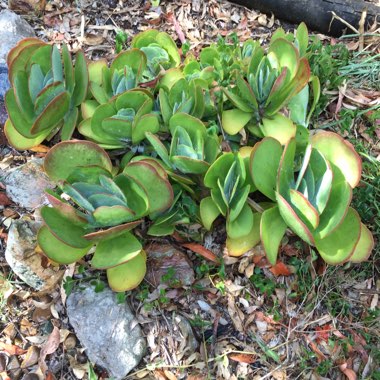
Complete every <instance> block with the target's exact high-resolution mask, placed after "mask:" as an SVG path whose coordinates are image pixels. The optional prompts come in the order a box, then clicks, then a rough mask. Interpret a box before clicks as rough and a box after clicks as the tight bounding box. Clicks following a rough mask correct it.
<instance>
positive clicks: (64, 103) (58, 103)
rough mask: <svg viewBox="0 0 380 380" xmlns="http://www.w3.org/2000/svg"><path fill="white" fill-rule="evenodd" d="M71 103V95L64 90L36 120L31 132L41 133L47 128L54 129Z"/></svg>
mask: <svg viewBox="0 0 380 380" xmlns="http://www.w3.org/2000/svg"><path fill="white" fill-rule="evenodd" d="M69 105H70V95H69V93H68V92H62V93H61V94H60V95H58V96H57V97H56V98H54V99H53V100H52V101H51V102H50V103H49V104H48V105H47V107H46V108H45V109H44V110H43V111H42V113H41V114H40V115H39V116H38V118H37V119H36V120H35V121H34V123H33V126H32V129H31V132H32V133H41V132H43V131H45V130H47V129H53V128H54V127H55V126H56V125H57V124H58V123H59V122H60V121H62V120H63V118H64V117H65V115H66V113H67V111H68V110H69Z"/></svg>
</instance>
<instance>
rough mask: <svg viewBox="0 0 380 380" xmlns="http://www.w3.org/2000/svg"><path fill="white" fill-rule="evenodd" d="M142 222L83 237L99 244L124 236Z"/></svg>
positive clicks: (121, 225) (130, 223)
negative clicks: (99, 242)
mask: <svg viewBox="0 0 380 380" xmlns="http://www.w3.org/2000/svg"><path fill="white" fill-rule="evenodd" d="M141 222H142V220H136V221H134V222H129V223H125V224H120V225H118V226H115V227H111V228H107V229H106V230H98V231H95V232H91V233H89V234H86V235H84V236H83V237H84V238H85V239H86V240H88V241H91V242H98V241H103V240H107V239H113V238H117V237H119V236H120V235H124V234H125V232H127V231H130V230H132V229H133V228H135V227H136V226H138V225H139V224H141Z"/></svg>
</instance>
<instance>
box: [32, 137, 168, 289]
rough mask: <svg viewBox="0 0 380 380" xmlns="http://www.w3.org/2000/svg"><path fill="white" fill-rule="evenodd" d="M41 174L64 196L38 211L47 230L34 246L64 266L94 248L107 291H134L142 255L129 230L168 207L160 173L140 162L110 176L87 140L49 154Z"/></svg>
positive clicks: (65, 144)
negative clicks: (46, 176) (145, 218)
mask: <svg viewBox="0 0 380 380" xmlns="http://www.w3.org/2000/svg"><path fill="white" fill-rule="evenodd" d="M63 157H64V158H65V160H62V158H63ZM45 170H46V172H47V174H48V175H49V176H50V177H51V178H52V179H53V180H55V181H58V183H59V189H60V192H62V194H63V196H60V194H59V193H56V192H49V193H48V198H49V200H50V203H51V204H52V206H53V207H47V206H45V207H43V208H42V209H41V216H42V218H43V220H44V222H45V225H44V226H43V227H42V228H41V229H40V231H39V234H38V242H39V245H40V247H41V249H42V250H43V252H44V253H45V255H46V256H47V257H49V258H50V259H51V260H53V261H55V262H57V263H60V264H68V263H72V262H75V261H77V260H79V259H80V258H82V257H83V256H85V255H86V254H87V253H89V251H90V250H91V248H92V247H93V246H94V245H96V249H95V253H94V256H93V258H92V260H91V265H92V266H93V267H94V268H97V269H107V277H108V282H109V284H110V286H111V288H112V289H114V290H115V291H125V290H129V289H131V288H133V287H135V286H137V285H138V284H139V283H140V282H141V280H142V279H143V278H144V275H145V270H146V254H145V252H144V251H143V249H142V245H141V243H140V242H139V241H138V240H137V238H136V237H135V236H134V235H133V234H132V233H131V232H130V230H132V229H133V228H135V227H136V226H137V225H139V224H140V223H141V221H142V219H141V218H143V217H145V216H147V215H148V214H156V215H159V213H160V212H163V211H165V210H166V209H168V208H169V207H170V206H171V205H172V201H173V190H172V187H171V185H170V183H169V181H168V179H167V175H166V172H165V171H164V170H163V168H162V167H160V165H159V164H158V163H156V162H155V163H154V164H152V162H150V161H147V160H146V161H144V160H141V161H138V162H133V163H129V164H128V165H127V166H126V167H125V168H124V171H123V172H122V173H120V174H118V175H116V176H115V177H113V175H112V171H113V170H112V165H111V162H110V160H109V158H108V156H107V154H106V152H105V151H103V150H102V149H101V148H99V147H98V146H97V145H96V144H94V143H92V142H89V141H87V142H86V141H67V142H62V143H60V144H58V145H56V146H55V147H54V148H52V149H51V150H50V151H49V153H48V154H47V156H46V160H45ZM67 198H69V200H70V201H67V200H65V199H67ZM73 204H74V205H76V206H77V208H76V207H74V206H73Z"/></svg>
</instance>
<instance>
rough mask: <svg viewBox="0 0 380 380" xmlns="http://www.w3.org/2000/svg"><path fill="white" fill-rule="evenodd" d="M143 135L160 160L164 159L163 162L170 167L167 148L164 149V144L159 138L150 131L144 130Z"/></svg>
mask: <svg viewBox="0 0 380 380" xmlns="http://www.w3.org/2000/svg"><path fill="white" fill-rule="evenodd" d="M145 136H146V138H147V140H148V141H149V142H150V143H151V144H152V146H153V148H154V150H155V151H156V152H157V154H158V155H159V157H160V158H161V160H162V161H164V163H165V164H166V165H167V166H169V167H171V166H172V164H171V162H170V159H169V153H168V150H167V149H166V147H165V145H164V144H163V143H162V142H161V140H160V139H159V138H158V137H157V136H156V135H154V134H153V133H151V132H146V133H145Z"/></svg>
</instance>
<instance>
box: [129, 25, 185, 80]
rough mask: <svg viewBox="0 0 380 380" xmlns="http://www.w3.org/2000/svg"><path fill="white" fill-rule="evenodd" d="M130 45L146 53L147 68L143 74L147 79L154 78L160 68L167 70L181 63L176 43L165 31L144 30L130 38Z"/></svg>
mask: <svg viewBox="0 0 380 380" xmlns="http://www.w3.org/2000/svg"><path fill="white" fill-rule="evenodd" d="M131 46H132V48H137V49H140V50H141V51H142V52H144V54H145V55H146V57H147V70H145V72H144V76H145V77H146V78H147V79H148V80H149V79H154V78H155V77H156V76H157V75H158V74H159V72H160V71H161V69H164V70H167V69H170V68H173V67H177V66H179V65H180V63H181V57H180V55H179V52H178V48H177V45H176V44H175V42H174V41H173V39H172V38H171V37H170V36H169V34H167V33H165V32H159V31H158V30H153V29H150V30H146V31H145V32H142V33H139V34H137V35H136V36H135V37H134V38H133V39H132V43H131Z"/></svg>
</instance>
